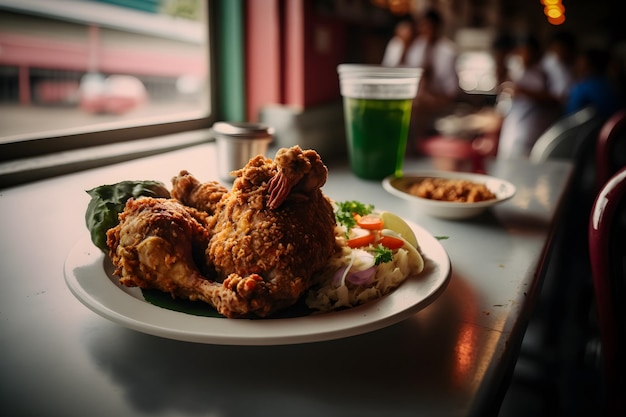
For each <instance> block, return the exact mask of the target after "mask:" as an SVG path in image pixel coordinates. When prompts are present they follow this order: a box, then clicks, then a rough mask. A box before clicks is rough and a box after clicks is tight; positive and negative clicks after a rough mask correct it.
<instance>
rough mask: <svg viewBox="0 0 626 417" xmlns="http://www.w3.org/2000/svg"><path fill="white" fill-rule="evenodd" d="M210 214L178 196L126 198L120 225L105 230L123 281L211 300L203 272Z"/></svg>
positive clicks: (183, 295) (192, 297) (177, 294)
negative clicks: (190, 206) (167, 197)
mask: <svg viewBox="0 0 626 417" xmlns="http://www.w3.org/2000/svg"><path fill="white" fill-rule="evenodd" d="M206 217H207V216H206V214H205V213H201V212H198V211H196V210H195V209H192V208H188V207H185V206H184V205H182V204H181V203H180V202H179V201H177V200H174V199H160V198H152V197H142V198H139V199H132V198H131V199H130V200H128V201H127V202H126V207H125V209H124V211H123V212H122V213H121V214H120V222H119V224H118V225H117V226H116V227H114V228H111V229H109V231H108V232H107V245H108V246H109V248H110V252H109V256H110V258H111V260H112V261H113V264H114V265H115V266H116V268H117V269H116V270H115V274H116V275H118V276H119V277H120V283H121V284H123V285H126V286H129V287H136V286H138V287H141V288H155V289H159V290H162V291H165V292H169V293H170V294H172V296H173V297H181V298H189V299H191V300H203V301H206V302H210V300H211V295H212V291H211V290H212V285H211V283H210V281H208V280H207V279H206V278H205V277H204V276H203V274H202V272H201V269H205V266H206V263H205V261H204V250H205V248H206V245H207V244H208V241H209V231H208V229H207V228H206V225H205V224H203V222H204V221H205V220H206Z"/></svg>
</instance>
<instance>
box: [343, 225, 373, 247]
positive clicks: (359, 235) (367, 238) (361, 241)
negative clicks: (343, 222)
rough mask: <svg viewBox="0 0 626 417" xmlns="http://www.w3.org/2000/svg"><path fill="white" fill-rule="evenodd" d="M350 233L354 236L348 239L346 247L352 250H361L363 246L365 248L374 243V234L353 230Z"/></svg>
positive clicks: (362, 230)
mask: <svg viewBox="0 0 626 417" xmlns="http://www.w3.org/2000/svg"><path fill="white" fill-rule="evenodd" d="M352 233H354V236H353V237H352V238H350V239H348V241H347V242H346V243H347V244H348V247H350V248H352V249H355V248H362V247H363V246H367V245H369V244H370V243H374V240H376V236H375V235H374V233H372V232H370V231H369V230H364V229H356V228H355V229H352Z"/></svg>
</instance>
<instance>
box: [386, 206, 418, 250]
mask: <svg viewBox="0 0 626 417" xmlns="http://www.w3.org/2000/svg"><path fill="white" fill-rule="evenodd" d="M380 218H381V219H382V220H383V223H384V224H385V226H384V227H385V229H391V230H393V231H394V232H396V233H398V234H399V235H400V236H402V237H403V238H404V240H406V241H407V242H409V243H410V244H411V245H413V247H414V248H416V249H419V244H418V243H417V238H416V237H415V233H414V232H413V229H411V226H409V225H408V224H407V223H406V222H405V221H404V220H402V218H401V217H399V216H397V215H395V214H393V213H390V212H388V211H382V212H381V213H380Z"/></svg>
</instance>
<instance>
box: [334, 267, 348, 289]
mask: <svg viewBox="0 0 626 417" xmlns="http://www.w3.org/2000/svg"><path fill="white" fill-rule="evenodd" d="M347 271H348V265H346V266H342V267H341V268H339V269H338V270H337V271H336V272H335V275H333V287H341V285H342V284H343V282H344V281H345V279H346V277H345V274H346V272H347Z"/></svg>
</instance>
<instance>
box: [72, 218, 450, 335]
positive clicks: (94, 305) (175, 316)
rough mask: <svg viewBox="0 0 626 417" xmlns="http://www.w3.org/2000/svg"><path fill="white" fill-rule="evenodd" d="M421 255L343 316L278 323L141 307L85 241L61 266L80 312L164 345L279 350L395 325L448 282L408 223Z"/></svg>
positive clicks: (426, 240) (442, 259)
mask: <svg viewBox="0 0 626 417" xmlns="http://www.w3.org/2000/svg"><path fill="white" fill-rule="evenodd" d="M409 224H410V225H411V227H412V228H413V230H414V231H415V234H416V236H417V239H418V242H419V244H420V247H421V250H422V252H423V255H424V261H425V267H424V271H423V272H422V273H420V274H419V275H417V276H413V277H410V278H408V279H407V281H405V282H404V283H402V285H401V286H400V287H398V288H397V289H396V290H395V291H393V292H392V293H390V294H388V295H386V296H384V297H381V298H380V299H378V300H373V301H370V302H368V303H366V304H363V305H361V306H357V307H353V308H350V309H347V310H343V311H338V312H330V313H323V314H312V315H308V316H303V317H295V318H284V319H283V318H280V319H257V320H249V319H227V318H216V317H201V316H195V315H191V314H187V313H182V312H178V311H173V310H168V309H165V308H162V307H158V306H156V305H153V304H150V303H148V302H147V301H145V299H144V297H143V295H142V293H141V290H139V289H138V288H127V287H124V286H121V285H120V284H118V283H117V277H115V276H112V274H111V270H112V265H111V263H110V261H109V260H108V258H106V259H105V256H104V254H103V253H102V252H101V251H100V250H99V249H98V248H96V247H95V246H94V245H93V244H92V243H91V240H90V239H89V236H86V237H85V238H83V239H81V240H80V241H79V242H78V243H77V244H76V245H75V246H74V248H73V249H72V250H71V251H70V253H69V254H68V256H67V259H66V261H65V281H66V283H67V286H68V287H69V289H70V290H71V292H72V293H73V294H74V295H75V296H76V298H78V300H80V301H81V302H82V303H83V304H84V305H85V306H87V307H88V308H90V309H91V310H93V311H94V312H96V313H97V314H99V315H101V316H102V317H105V318H107V319H109V320H112V321H114V322H116V323H118V324H121V325H123V326H126V327H129V328H131V329H134V330H138V331H141V332H144V333H148V334H152V335H156V336H161V337H165V338H170V339H177V340H184V341H190V342H199V343H211V344H226V345H280V344H292V343H305V342H315V341H322V340H331V339H338V338H343V337H348V336H353V335H357V334H361V333H365V332H369V331H373V330H377V329H381V328H383V327H386V326H389V325H392V324H395V323H397V322H399V321H401V320H404V319H406V318H408V317H409V316H410V315H412V314H414V313H415V312H417V311H418V310H420V309H422V308H424V307H426V306H427V305H428V304H430V303H431V302H432V301H433V300H435V299H436V298H437V297H438V296H439V295H440V294H441V293H442V292H443V290H444V289H445V287H446V284H447V282H448V280H449V277H450V259H449V257H448V255H447V253H446V251H445V250H444V249H443V247H442V246H441V244H440V243H439V241H438V240H437V239H435V238H434V237H433V236H432V235H430V234H429V233H428V232H426V231H425V230H424V229H422V228H421V227H419V226H417V225H415V224H412V223H409Z"/></svg>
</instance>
